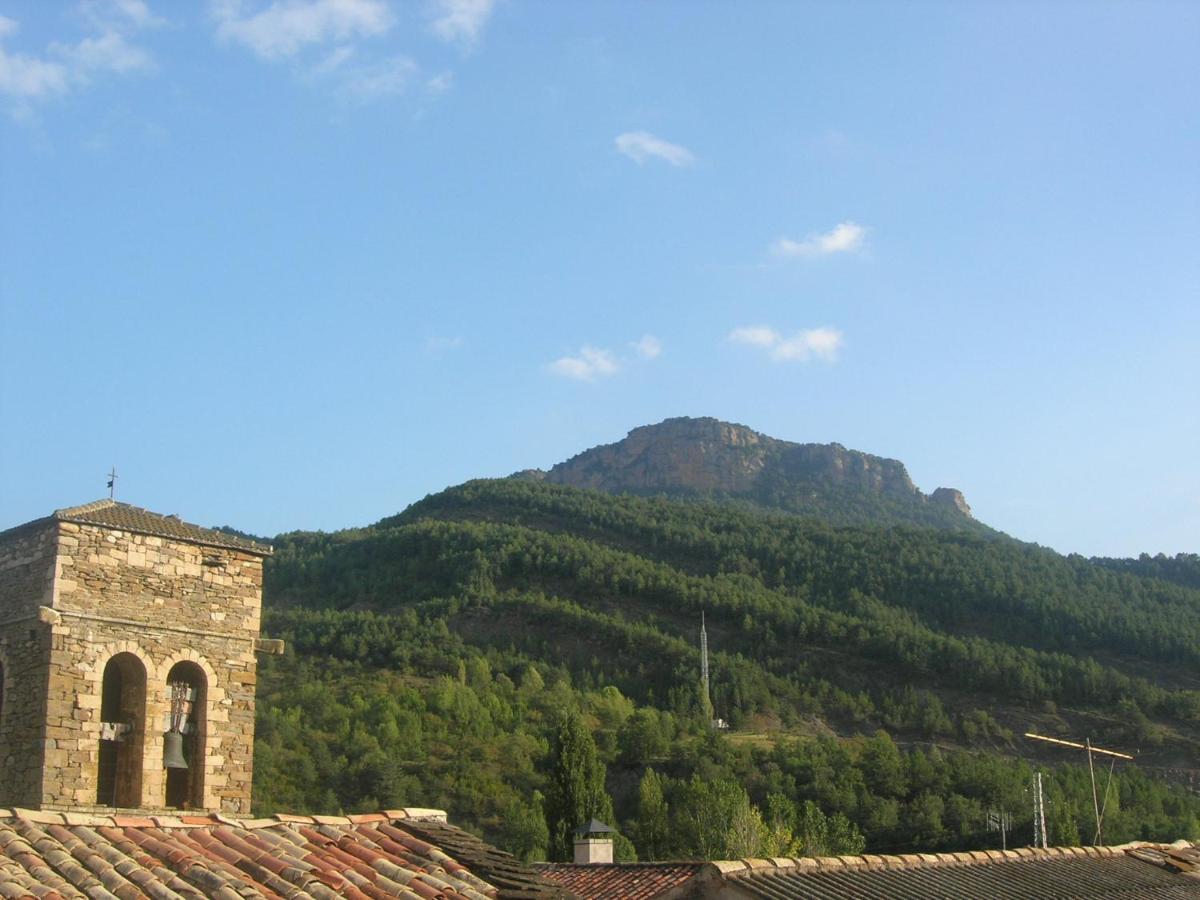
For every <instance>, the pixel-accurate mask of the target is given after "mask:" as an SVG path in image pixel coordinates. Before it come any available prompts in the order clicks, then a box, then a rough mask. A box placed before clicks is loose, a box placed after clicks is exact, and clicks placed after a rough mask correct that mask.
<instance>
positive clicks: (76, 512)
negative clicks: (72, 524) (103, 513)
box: [51, 497, 147, 519]
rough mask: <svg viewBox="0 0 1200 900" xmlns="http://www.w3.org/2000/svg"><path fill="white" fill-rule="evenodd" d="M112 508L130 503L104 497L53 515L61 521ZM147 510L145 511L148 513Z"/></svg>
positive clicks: (60, 510)
mask: <svg viewBox="0 0 1200 900" xmlns="http://www.w3.org/2000/svg"><path fill="white" fill-rule="evenodd" d="M110 506H129V504H128V503H121V502H120V501H118V500H114V499H113V498H111V497H102V498H101V499H99V500H93V501H92V502H91V503H81V504H80V505H79V506H67V507H64V508H63V509H56V510H55V511H54V512H52V513H51V515H52V516H53V517H54V518H56V519H61V518H65V517H70V516H80V515H83V514H84V513H90V512H95V511H96V510H98V509H108V508H109V507H110ZM146 511H147V510H143V512H146Z"/></svg>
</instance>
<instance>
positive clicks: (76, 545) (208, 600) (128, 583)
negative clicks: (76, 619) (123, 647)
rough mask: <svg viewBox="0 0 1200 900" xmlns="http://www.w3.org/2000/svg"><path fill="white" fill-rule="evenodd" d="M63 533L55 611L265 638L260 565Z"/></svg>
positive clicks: (138, 541)
mask: <svg viewBox="0 0 1200 900" xmlns="http://www.w3.org/2000/svg"><path fill="white" fill-rule="evenodd" d="M59 529H60V534H59V554H58V558H57V564H56V577H57V589H56V592H55V593H56V595H57V596H56V597H55V601H54V608H55V609H58V610H60V611H62V612H64V613H65V612H68V611H70V612H73V613H79V614H83V615H89V614H90V615H101V616H103V617H105V618H106V619H125V620H128V621H131V622H137V623H141V624H146V625H162V624H164V623H170V624H171V625H172V626H174V627H177V628H186V629H194V630H196V631H201V632H214V633H218V634H224V635H229V636H232V637H238V638H244V637H257V636H258V630H259V615H260V608H261V603H262V560H261V559H260V558H259V557H257V556H253V555H251V554H249V553H244V552H241V551H239V550H230V549H226V548H222V547H204V546H200V545H198V544H190V543H184V542H182V541H177V540H172V539H170V538H161V537H153V536H151V535H142V534H131V533H129V532H124V531H114V530H111V529H108V528H100V527H97V526H94V525H76V524H74V523H71V522H60V523H59ZM206 563H208V564H206Z"/></svg>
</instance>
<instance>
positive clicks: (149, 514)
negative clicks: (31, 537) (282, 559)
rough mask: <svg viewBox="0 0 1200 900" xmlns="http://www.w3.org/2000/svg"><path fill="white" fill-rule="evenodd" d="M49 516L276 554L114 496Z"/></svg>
mask: <svg viewBox="0 0 1200 900" xmlns="http://www.w3.org/2000/svg"><path fill="white" fill-rule="evenodd" d="M48 518H49V519H50V520H51V521H57V522H71V523H74V524H77V525H90V526H94V527H98V528H109V529H115V530H118V531H128V532H131V533H133V534H146V535H150V536H151V537H161V538H168V539H170V540H176V541H184V542H187V543H193V544H200V545H201V546H209V547H226V548H231V549H235V550H245V551H247V552H250V553H255V554H258V555H260V556H269V555H270V554H271V553H272V548H271V546H270V544H267V543H264V542H261V541H257V540H254V539H253V538H248V537H243V536H242V535H241V534H233V533H230V532H228V531H222V530H221V529H219V528H208V527H206V526H204V525H196V524H195V523H193V522H186V521H184V520H183V518H182V517H181V516H179V515H178V514H177V513H158V512H154V511H153V510H150V509H146V508H145V507H142V506H135V505H134V504H132V503H125V502H124V501H121V500H114V499H112V498H110V497H105V498H103V499H101V500H93V501H92V502H91V503H84V504H82V505H80V506H68V507H65V508H63V509H56V510H55V511H54V512H53V513H51V514H50V516H49V517H48ZM39 521H44V520H39ZM18 527H21V526H18Z"/></svg>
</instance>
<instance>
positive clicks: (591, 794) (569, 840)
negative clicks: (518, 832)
mask: <svg viewBox="0 0 1200 900" xmlns="http://www.w3.org/2000/svg"><path fill="white" fill-rule="evenodd" d="M604 777H605V767H604V763H603V762H601V760H600V754H599V752H598V751H597V750H596V742H595V740H593V739H592V733H591V732H590V731H588V729H587V726H585V725H584V724H583V719H582V718H581V717H580V715H579V713H578V712H576V711H575V710H573V709H564V710H563V711H562V712H561V713H560V715H559V720H558V725H557V727H556V728H555V730H554V733H553V735H551V739H550V777H549V784H548V786H547V790H546V819H547V824H548V825H549V829H550V847H549V850H550V858H551V859H552V860H555V861H559V862H565V861H568V860H570V859H571V858H572V857H573V855H574V838H573V834H574V832H575V829H576V828H578V827H579V826H580V825H582V824H583V823H585V822H587V821H588V820H589V819H592V818H597V819H600V820H602V821H604V822H606V823H608V822H611V821H612V818H613V812H612V800H611V799H610V798H609V796H608V794H607V793H606V792H605V790H604Z"/></svg>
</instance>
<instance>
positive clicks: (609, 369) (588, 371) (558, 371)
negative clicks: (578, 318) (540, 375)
mask: <svg viewBox="0 0 1200 900" xmlns="http://www.w3.org/2000/svg"><path fill="white" fill-rule="evenodd" d="M548 368H549V369H550V371H551V373H553V374H555V375H561V376H562V377H564V378H574V379H576V380H577V381H595V380H596V379H597V378H607V377H608V376H610V375H615V374H617V372H618V371H620V369H621V365H620V363H618V362H617V359H616V357H614V356H613V355H612V352H611V351H609V350H601V349H599V348H597V347H589V346H586V345H585V346H583V347H581V348H580V350H579V355H578V356H560V357H559V358H558V359H556V360H555V361H554V362H552V363H550V365H549V367H548Z"/></svg>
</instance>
